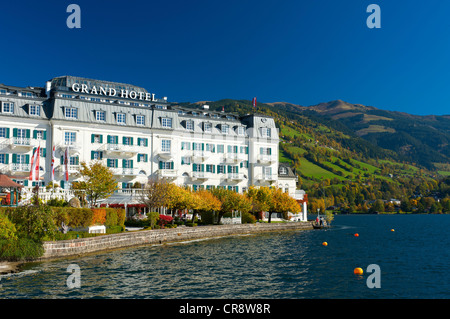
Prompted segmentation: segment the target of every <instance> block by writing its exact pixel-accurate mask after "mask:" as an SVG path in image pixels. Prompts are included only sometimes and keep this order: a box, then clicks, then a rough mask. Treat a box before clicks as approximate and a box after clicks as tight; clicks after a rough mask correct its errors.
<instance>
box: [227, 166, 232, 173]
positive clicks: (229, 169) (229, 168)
mask: <svg viewBox="0 0 450 319" xmlns="http://www.w3.org/2000/svg"><path fill="white" fill-rule="evenodd" d="M231 171H232V168H231V165H228V173H231Z"/></svg>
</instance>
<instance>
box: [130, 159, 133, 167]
mask: <svg viewBox="0 0 450 319" xmlns="http://www.w3.org/2000/svg"><path fill="white" fill-rule="evenodd" d="M130 164H131V165H130V166H131V167H130V168H133V160H130Z"/></svg>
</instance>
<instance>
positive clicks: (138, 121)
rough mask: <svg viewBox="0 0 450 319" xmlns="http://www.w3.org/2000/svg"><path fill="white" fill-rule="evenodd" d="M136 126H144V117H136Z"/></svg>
mask: <svg viewBox="0 0 450 319" xmlns="http://www.w3.org/2000/svg"><path fill="white" fill-rule="evenodd" d="M136 125H145V116H144V115H136Z"/></svg>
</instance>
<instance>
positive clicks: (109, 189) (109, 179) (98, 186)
mask: <svg viewBox="0 0 450 319" xmlns="http://www.w3.org/2000/svg"><path fill="white" fill-rule="evenodd" d="M80 174H81V180H80V181H78V182H74V183H73V184H72V189H73V190H78V191H83V192H84V193H85V194H86V196H87V198H88V200H89V202H90V205H91V206H95V205H96V204H97V200H99V199H106V198H108V197H110V196H111V195H112V194H113V193H114V191H115V190H117V181H116V179H115V178H114V175H113V172H112V171H111V170H110V169H109V168H108V167H106V166H105V165H103V164H102V163H101V162H99V161H94V162H91V163H90V164H86V162H81V169H80Z"/></svg>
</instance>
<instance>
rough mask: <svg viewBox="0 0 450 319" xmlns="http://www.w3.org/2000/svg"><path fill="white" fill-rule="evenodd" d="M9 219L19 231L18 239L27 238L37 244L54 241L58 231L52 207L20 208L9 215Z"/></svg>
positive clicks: (30, 206)
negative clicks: (43, 241)
mask: <svg viewBox="0 0 450 319" xmlns="http://www.w3.org/2000/svg"><path fill="white" fill-rule="evenodd" d="M8 218H9V219H10V221H11V222H12V223H14V225H15V226H16V229H17V237H19V238H20V237H27V238H30V239H32V240H34V241H36V242H39V241H42V240H45V239H47V240H53V239H54V237H55V235H56V233H57V231H58V229H57V226H56V224H55V222H54V213H53V211H52V209H51V208H50V206H46V205H38V206H32V205H29V206H20V207H17V208H16V209H14V210H12V211H11V212H10V213H9V216H8Z"/></svg>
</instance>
